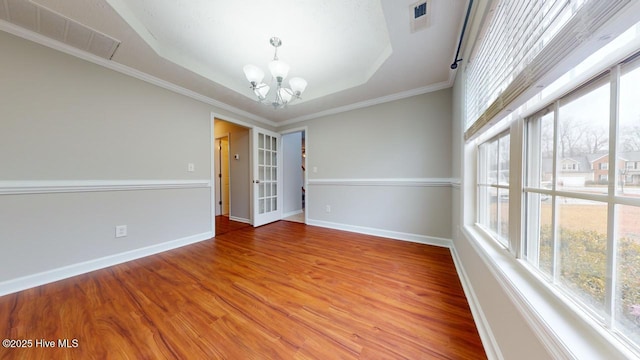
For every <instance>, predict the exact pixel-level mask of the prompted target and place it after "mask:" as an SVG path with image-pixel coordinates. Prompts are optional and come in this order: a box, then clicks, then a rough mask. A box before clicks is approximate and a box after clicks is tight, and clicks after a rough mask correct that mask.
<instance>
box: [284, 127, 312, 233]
mask: <svg viewBox="0 0 640 360" xmlns="http://www.w3.org/2000/svg"><path fill="white" fill-rule="evenodd" d="M282 149H283V153H284V154H283V161H282V163H283V164H282V165H283V195H284V198H283V203H284V204H283V220H287V221H294V222H300V223H306V212H305V207H306V167H307V165H306V162H307V161H306V160H307V152H306V129H301V130H294V131H292V132H288V133H286V134H283V135H282Z"/></svg>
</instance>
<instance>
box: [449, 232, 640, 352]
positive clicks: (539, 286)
mask: <svg viewBox="0 0 640 360" xmlns="http://www.w3.org/2000/svg"><path fill="white" fill-rule="evenodd" d="M461 233H462V234H463V237H464V238H465V239H466V241H468V242H469V243H470V244H471V246H472V247H473V249H474V251H475V252H476V253H477V254H478V256H479V257H480V258H481V259H482V261H483V263H484V264H485V265H486V266H487V268H488V269H489V272H490V273H491V275H492V276H493V277H494V278H495V279H496V281H497V282H498V284H500V286H501V287H502V289H503V290H504V292H505V293H506V294H507V296H508V298H509V300H510V302H511V303H512V304H513V305H514V306H515V308H516V309H517V310H518V312H519V313H520V314H521V315H522V317H523V318H524V320H525V321H526V323H527V324H528V325H529V326H530V328H531V329H532V331H533V332H534V333H535V334H536V336H537V337H538V340H540V343H541V344H542V345H543V346H544V347H545V349H546V350H547V351H548V352H549V354H550V356H551V358H553V359H560V360H562V359H587V358H589V359H600V358H608V359H618V358H620V359H634V358H637V356H636V355H635V354H634V353H633V352H632V351H631V350H630V349H628V348H627V347H625V346H624V345H623V344H621V343H620V342H619V341H617V340H616V339H615V338H614V337H613V336H612V335H611V334H608V333H607V331H606V330H605V329H604V328H602V326H600V325H599V324H596V323H595V322H594V321H593V320H592V319H590V318H589V317H588V316H586V315H582V313H581V312H580V311H576V310H575V309H574V307H572V306H569V305H568V302H566V301H563V298H564V297H563V296H562V295H561V294H559V293H558V292H556V291H553V290H552V289H551V288H550V287H549V286H548V285H547V284H546V283H545V282H542V281H540V279H538V278H537V277H536V276H535V274H534V273H533V272H531V271H529V270H528V269H527V268H526V267H525V266H523V264H525V263H524V262H523V261H521V260H517V259H516V258H515V257H513V256H512V255H511V254H510V253H509V252H508V251H507V250H506V249H504V248H500V246H499V245H498V243H497V242H495V241H493V240H492V239H488V238H486V237H485V236H484V235H483V234H482V233H481V232H480V231H478V230H476V229H475V226H465V227H464V228H463V229H462V231H461Z"/></svg>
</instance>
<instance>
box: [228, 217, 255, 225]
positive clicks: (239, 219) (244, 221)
mask: <svg viewBox="0 0 640 360" xmlns="http://www.w3.org/2000/svg"><path fill="white" fill-rule="evenodd" d="M229 220H232V221H237V222H241V223H245V224H251V220H249V219H245V218H239V217H235V216H229Z"/></svg>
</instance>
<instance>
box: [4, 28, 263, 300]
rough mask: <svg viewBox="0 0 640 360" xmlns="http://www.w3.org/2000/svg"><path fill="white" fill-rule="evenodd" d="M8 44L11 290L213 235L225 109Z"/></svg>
mask: <svg viewBox="0 0 640 360" xmlns="http://www.w3.org/2000/svg"><path fill="white" fill-rule="evenodd" d="M0 49H2V50H1V53H2V55H1V56H0V79H1V82H0V164H1V167H0V247H1V248H2V251H0V264H1V265H0V294H2V293H7V292H11V291H16V290H19V289H20V288H24V287H25V286H33V285H37V284H39V283H42V282H47V281H52V280H55V279H56V278H60V277H65V276H70V275H73V274H75V273H80V272H84V271H88V270H91V269H93V268H99V267H101V266H107V265H110V264H112V263H117V262H119V261H125V260H127V259H131V258H135V257H138V256H144V255H148V254H149V253H153V252H157V251H162V250H166V249H168V248H171V247H175V246H180V245H184V244H186V243H189V242H194V241H199V240H204V239H207V238H209V237H211V236H212V233H211V230H212V214H211V191H210V188H209V185H208V182H209V181H210V176H211V175H210V171H211V166H210V163H211V154H210V152H211V144H210V142H211V128H212V119H211V114H212V112H215V113H216V114H225V113H226V112H225V111H224V110H220V109H217V108H214V107H211V106H210V105H207V104H204V103H202V102H198V101H196V100H193V99H191V98H188V97H185V96H182V95H179V94H177V93H174V92H172V91H169V90H166V89H163V88H160V87H157V86H154V85H151V84H148V83H146V82H144V81H141V80H138V79H135V78H132V77H130V76H126V75H123V74H121V73H119V72H115V71H112V70H109V69H107V68H104V67H102V66H98V65H95V64H92V63H90V62H87V61H84V60H81V59H78V58H75V57H72V56H69V55H66V54H64V53H61V52H58V51H56V50H52V49H50V48H47V47H44V46H41V45H38V44H35V43H33V42H30V41H26V40H24V39H20V38H18V37H15V36H13V35H10V34H7V33H5V32H0ZM235 118H237V119H238V120H241V121H245V122H251V121H250V120H247V119H244V118H242V117H240V116H235ZM247 141H248V140H247ZM245 158H246V159H248V154H247V156H245ZM189 163H192V164H194V165H195V169H194V171H193V172H189V171H187V169H188V167H187V165H188V164H189ZM116 225H127V226H128V236H127V237H124V238H117V239H116V238H115V236H114V235H115V226H116Z"/></svg>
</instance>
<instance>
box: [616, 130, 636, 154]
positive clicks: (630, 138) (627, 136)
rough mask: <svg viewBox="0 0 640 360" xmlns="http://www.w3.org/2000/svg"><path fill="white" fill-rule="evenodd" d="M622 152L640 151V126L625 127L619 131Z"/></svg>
mask: <svg viewBox="0 0 640 360" xmlns="http://www.w3.org/2000/svg"><path fill="white" fill-rule="evenodd" d="M620 140H621V143H622V151H625V152H629V151H640V126H638V125H636V126H625V127H623V128H621V129H620Z"/></svg>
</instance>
